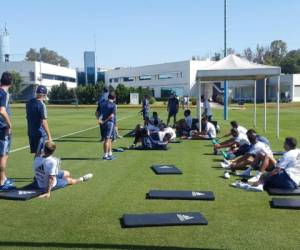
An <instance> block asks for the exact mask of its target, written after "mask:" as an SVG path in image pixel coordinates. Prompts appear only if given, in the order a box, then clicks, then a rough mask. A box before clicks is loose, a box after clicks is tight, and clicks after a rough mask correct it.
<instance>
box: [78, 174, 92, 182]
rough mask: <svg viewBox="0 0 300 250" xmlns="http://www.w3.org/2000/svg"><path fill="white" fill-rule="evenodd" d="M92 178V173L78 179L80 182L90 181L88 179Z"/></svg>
mask: <svg viewBox="0 0 300 250" xmlns="http://www.w3.org/2000/svg"><path fill="white" fill-rule="evenodd" d="M92 178H93V174H92V173H89V174H85V175H84V176H82V177H80V179H81V180H82V181H88V180H90V179H92Z"/></svg>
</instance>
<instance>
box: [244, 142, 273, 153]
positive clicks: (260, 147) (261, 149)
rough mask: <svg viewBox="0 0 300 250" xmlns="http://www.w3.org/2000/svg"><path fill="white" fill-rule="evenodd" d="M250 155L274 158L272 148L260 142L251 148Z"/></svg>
mask: <svg viewBox="0 0 300 250" xmlns="http://www.w3.org/2000/svg"><path fill="white" fill-rule="evenodd" d="M249 153H250V154H253V155H257V154H258V153H261V154H264V155H267V156H273V152H272V150H271V148H270V147H269V146H268V145H267V144H265V143H263V142H260V141H258V142H257V143H255V144H254V145H252V146H251V148H250V151H249Z"/></svg>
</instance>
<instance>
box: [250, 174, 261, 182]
mask: <svg viewBox="0 0 300 250" xmlns="http://www.w3.org/2000/svg"><path fill="white" fill-rule="evenodd" d="M259 178H260V175H255V176H254V177H252V178H250V179H249V180H248V182H249V183H255V182H258V180H259Z"/></svg>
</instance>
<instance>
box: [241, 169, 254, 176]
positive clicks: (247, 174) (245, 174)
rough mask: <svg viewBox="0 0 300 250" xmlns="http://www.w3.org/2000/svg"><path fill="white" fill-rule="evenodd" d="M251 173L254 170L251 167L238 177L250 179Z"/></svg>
mask: <svg viewBox="0 0 300 250" xmlns="http://www.w3.org/2000/svg"><path fill="white" fill-rule="evenodd" d="M251 172H252V168H251V167H249V168H247V169H246V170H244V171H243V172H241V173H240V174H238V176H243V177H250V176H251Z"/></svg>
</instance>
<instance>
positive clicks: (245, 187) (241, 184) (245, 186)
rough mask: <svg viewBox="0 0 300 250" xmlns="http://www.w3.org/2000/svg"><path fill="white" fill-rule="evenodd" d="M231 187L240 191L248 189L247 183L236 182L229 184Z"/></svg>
mask: <svg viewBox="0 0 300 250" xmlns="http://www.w3.org/2000/svg"><path fill="white" fill-rule="evenodd" d="M231 186H232V187H235V188H241V189H248V188H249V187H250V185H249V184H248V183H244V182H241V181H236V182H234V183H231Z"/></svg>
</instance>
